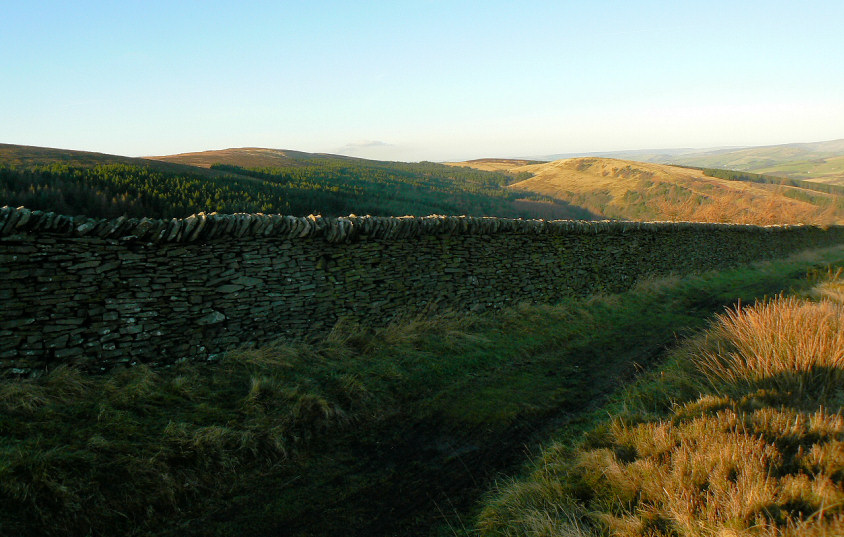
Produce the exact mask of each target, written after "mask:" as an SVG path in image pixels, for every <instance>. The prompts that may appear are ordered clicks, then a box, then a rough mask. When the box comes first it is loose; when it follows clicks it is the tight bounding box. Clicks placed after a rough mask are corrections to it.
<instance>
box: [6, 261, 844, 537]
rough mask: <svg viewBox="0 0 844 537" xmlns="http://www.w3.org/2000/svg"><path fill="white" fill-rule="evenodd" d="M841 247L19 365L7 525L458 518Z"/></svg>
mask: <svg viewBox="0 0 844 537" xmlns="http://www.w3.org/2000/svg"><path fill="white" fill-rule="evenodd" d="M842 260H844V250H842V248H837V249H832V250H825V251H822V252H816V253H814V254H811V255H809V256H803V257H797V258H791V259H790V260H787V261H782V262H773V263H765V264H759V265H754V266H750V267H746V268H740V269H735V270H732V271H727V272H721V273H707V274H704V275H700V276H695V277H689V278H685V279H679V278H673V279H668V280H662V281H660V282H658V283H656V284H654V283H647V282H644V283H642V284H639V285H638V286H637V287H636V288H634V289H632V290H631V291H629V292H627V293H623V294H619V295H612V296H594V297H589V298H582V299H566V300H565V301H563V302H561V303H559V304H556V305H536V306H530V305H523V306H519V307H516V308H512V309H509V310H506V311H502V312H499V313H497V314H494V315H492V314H484V315H459V316H448V315H447V316H442V317H436V318H432V319H423V320H406V321H403V322H400V323H397V324H394V325H392V326H389V327H387V328H384V329H379V330H374V331H373V330H368V329H365V328H362V327H358V326H353V325H340V326H338V327H337V328H336V329H335V331H334V332H333V333H332V334H331V335H330V336H328V337H327V338H325V339H324V340H322V341H319V342H315V343H308V344H306V343H303V342H295V341H292V342H279V343H277V344H274V345H270V346H266V347H263V348H260V349H252V350H243V351H239V352H232V353H229V354H227V355H225V357H223V358H222V360H221V361H219V362H215V363H209V364H194V363H185V364H181V365H180V366H177V367H173V368H169V369H167V368H165V369H159V370H155V371H153V370H150V369H148V368H146V367H140V366H139V367H134V368H129V369H123V370H114V371H112V372H110V373H107V374H104V375H100V376H85V375H83V374H81V373H80V372H78V371H76V370H73V369H69V368H65V367H60V368H57V369H54V370H53V371H51V372H49V373H47V374H45V375H43V376H42V377H39V378H36V379H21V380H15V379H6V380H3V381H0V534H2V535H24V536H29V535H38V536H41V535H79V536H85V535H242V534H244V533H245V532H248V533H249V534H255V535H339V534H343V535H379V534H381V535H388V534H390V535H411V534H426V533H427V532H428V531H435V530H432V529H431V528H436V527H438V526H442V527H444V528H448V527H449V526H450V527H452V528H456V527H459V519H460V518H462V519H464V520H469V519H470V517H469V516H468V515H467V514H466V513H468V512H469V511H471V510H472V506H473V505H474V502H475V501H476V500H477V498H478V496H479V495H480V494H481V492H482V491H483V490H486V489H487V488H488V487H489V486H490V483H491V479H492V478H493V477H494V476H495V475H496V473H497V472H498V471H500V470H502V469H504V468H508V465H512V464H518V461H520V460H521V458H522V456H523V455H522V449H523V448H524V446H525V444H526V443H529V442H532V441H533V440H531V439H532V438H534V436H532V435H535V436H537V437H542V438H544V437H545V434H546V432H547V428H548V427H550V426H551V424H557V425H559V424H561V423H568V424H569V426H570V427H571V428H573V429H577V427H583V426H584V424H585V423H591V420H592V419H593V418H591V417H590V416H591V414H590V412H594V411H595V409H596V408H598V407H599V406H600V405H601V404H603V401H604V400H605V398H606V397H607V396H608V395H609V394H610V393H612V392H614V391H615V390H617V387H618V386H619V385H620V383H623V382H625V381H626V379H628V378H630V377H631V376H632V375H633V373H634V372H635V371H636V370H637V368H643V367H644V368H647V367H648V366H649V364H651V363H652V362H653V361H654V360H656V359H657V358H658V357H659V356H661V354H662V352H663V350H664V349H665V348H666V347H667V346H671V345H672V344H673V342H674V341H675V337H676V334H677V333H678V332H679V333H683V332H685V331H687V330H690V329H697V328H700V327H702V326H703V325H704V323H705V319H706V318H707V317H708V316H709V315H710V314H711V312H713V311H717V310H719V309H721V308H723V306H724V305H725V304H729V303H731V302H733V301H734V300H736V299H737V298H740V299H742V300H745V301H749V300H752V299H753V297H758V296H763V295H765V294H771V293H776V292H779V291H780V290H782V289H788V288H791V287H793V286H797V287H801V286H805V284H804V276H805V273H806V271H807V269H809V268H811V267H813V266H817V265H818V264H819V263H820V264H825V263H829V262H831V261H842ZM824 292H825V293H833V294H834V293H836V292H838V291H837V290H835V289H831V288H827V289H826V290H825V291H824ZM730 394H732V392H730ZM730 394H728V395H723V396H719V397H728V398H729V397H734V396H733V395H730ZM760 397H761V395H760ZM765 397H767V396H765ZM732 400H733V399H729V401H732ZM707 401H708V400H707ZM735 401H738V402H740V401H741V399H735ZM738 402H737V403H736V404H739V403H738ZM719 404H720V403H719ZM724 404H727V403H724ZM729 404H732V403H729ZM725 408H726V407H725ZM815 411H817V409H815ZM578 424H579V425H578ZM544 431H545V432H544ZM609 434H610V433H604V434H603V436H602V438H605V440H602V441H603V442H605V443H606V442H610V443H611V442H614V440H612V437H611V436H607V435H609ZM811 434H814V433H811ZM602 446H603V445H602ZM601 449H603V447H601ZM825 449H826V448H825ZM804 451H805V450H804ZM806 453H808V452H806ZM823 453H827V452H826V451H824V452H823ZM823 453H821V452H818V455H817V457H821V456H826V455H823ZM830 453H832V454H833V455H834V450H833V451H832V452H830ZM805 456H806V457H808V456H809V455H808V454H807V455H805ZM812 456H813V457H814V456H815V455H812ZM623 460H624V461H627V462H631V461H632V459H623ZM807 460H808V459H807ZM812 460H815V459H812ZM554 464H556V463H554ZM619 464H621V462H619ZM807 464H808V463H807ZM555 468H556V466H555ZM554 486H558V485H554ZM795 486H796V485H795ZM795 490H796V489H795ZM821 493H823V494H827V493H826V492H822V491H821V492H819V493H818V494H821ZM824 498H826V496H824ZM444 505H445V506H447V509H445V511H446V512H447V513H449V514H448V515H446V514H445V513H444V509H443V508H442V506H444ZM549 508H550V509H558V507H557V506H554V505H552V504H549ZM461 513H462V515H461ZM444 516H445V518H446V521H443V517H444ZM496 516H498V517H499V520H500V516H501V515H496ZM631 516H632V515H631ZM445 531H446V532H450V531H451V530H449V529H446V530H445Z"/></svg>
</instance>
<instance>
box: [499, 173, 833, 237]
mask: <svg viewBox="0 0 844 537" xmlns="http://www.w3.org/2000/svg"><path fill="white" fill-rule="evenodd" d="M508 171H512V172H515V173H518V172H530V173H532V174H534V176H533V177H531V178H530V179H527V180H525V181H521V182H519V183H516V184H514V185H511V188H514V189H521V190H527V191H530V192H534V193H538V194H542V195H546V196H551V197H555V198H558V199H561V200H564V201H567V202H569V203H572V204H574V205H578V206H581V207H584V208H586V209H588V210H590V211H592V212H595V213H597V214H601V215H604V216H606V217H611V218H624V219H630V220H674V221H696V222H734V223H745V224H758V225H769V224H782V223H790V224H795V223H817V224H826V225H828V224H833V223H840V222H844V214H842V211H841V209H840V207H839V205H840V204H839V203H837V199H838V198H836V197H835V196H833V195H829V194H823V193H817V192H812V194H811V196H810V197H809V198H807V199H810V200H812V201H805V200H802V199H794V197H789V195H791V196H794V195H795V193H794V192H792V191H793V190H794V189H793V188H790V187H780V186H777V185H766V184H757V183H749V182H742V181H729V180H726V179H719V178H715V177H708V176H706V175H704V174H703V172H701V171H698V170H692V169H687V168H678V167H674V166H667V165H662V164H651V163H643V162H633V161H625V160H617V159H607V158H575V159H566V160H558V161H554V162H550V163H546V164H533V165H527V166H521V167H513V168H509V169H508Z"/></svg>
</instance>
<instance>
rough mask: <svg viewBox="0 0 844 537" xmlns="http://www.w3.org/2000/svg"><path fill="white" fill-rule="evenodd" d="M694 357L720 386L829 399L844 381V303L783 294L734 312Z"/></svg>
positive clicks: (720, 322)
mask: <svg viewBox="0 0 844 537" xmlns="http://www.w3.org/2000/svg"><path fill="white" fill-rule="evenodd" d="M693 356H694V359H696V361H697V366H698V368H700V370H701V371H702V372H703V373H704V374H705V375H706V376H707V378H709V379H710V381H712V383H713V384H714V385H716V386H720V385H729V386H740V387H746V386H757V387H760V388H769V389H777V390H780V391H787V392H793V393H794V394H795V395H796V396H798V397H802V398H806V397H820V398H825V397H826V396H827V395H828V394H827V393H826V390H827V389H830V388H835V387H838V386H844V304H842V303H837V302H833V301H831V300H821V301H820V302H808V301H805V300H801V299H799V298H796V297H789V298H783V297H780V298H777V299H776V300H771V301H768V302H763V303H760V304H756V305H754V306H752V307H749V308H744V309H736V310H732V311H729V312H727V313H724V314H722V315H719V316H718V323H717V325H716V326H715V327H714V328H713V329H712V330H711V331H710V337H709V338H708V339H707V340H706V341H705V342H704V343H703V345H702V348H700V349H699V350H698V351H697V352H696V353H695V354H694V355H693Z"/></svg>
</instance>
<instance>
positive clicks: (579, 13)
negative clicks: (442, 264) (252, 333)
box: [0, 1, 844, 161]
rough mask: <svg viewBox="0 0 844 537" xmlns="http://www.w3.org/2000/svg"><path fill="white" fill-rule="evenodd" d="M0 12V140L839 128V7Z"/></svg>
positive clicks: (365, 142) (754, 135) (485, 151)
mask: <svg viewBox="0 0 844 537" xmlns="http://www.w3.org/2000/svg"><path fill="white" fill-rule="evenodd" d="M5 7H6V9H5V11H4V19H5V22H6V24H5V25H4V26H5V28H4V32H3V33H2V34H0V47H2V48H3V50H4V51H5V52H6V54H4V55H3V57H2V59H0V74H2V75H3V79H4V80H5V81H6V84H4V85H3V86H2V87H1V88H0V99H1V100H2V101H1V102H3V103H4V105H3V107H2V108H0V142H3V143H11V144H22V145H34V146H43V147H57V148H65V149H76V150H84V151H96V152H101V153H112V154H119V155H127V156H150V155H167V154H175V153H185V152H196V151H204V150H211V149H223V148H229V147H268V148H277V149H291V150H298V151H307V152H321V153H336V154H345V155H350V156H358V157H364V158H373V159H383V160H407V161H418V160H431V161H447V160H466V159H473V158H483V157H502V158H507V157H523V158H524V157H534V156H541V155H553V154H571V153H594V152H616V151H627V150H644V149H659V148H695V149H708V148H714V147H746V146H765V145H775V144H785V143H798V142H816V141H825V140H834V139H840V138H844V128H842V127H841V126H842V125H844V101H842V100H841V98H840V96H841V95H844V72H842V71H841V70H840V69H834V68H830V66H834V65H838V64H840V63H842V60H844V46H842V44H841V40H840V32H839V28H838V21H840V20H842V19H844V4H841V3H839V2H832V1H828V2H815V3H812V4H808V5H801V6H800V7H799V8H798V7H795V5H794V4H792V3H789V2H784V1H781V2H764V3H761V2H746V3H742V4H741V5H736V4H734V3H729V2H705V3H704V2H695V3H692V4H689V3H683V4H676V3H668V2H636V3H635V4H624V5H618V4H616V3H611V2H593V3H589V4H584V3H580V2H577V3H575V2H553V3H552V2H526V3H520V4H519V5H518V6H515V5H511V4H510V3H507V2H487V3H484V4H483V5H482V6H481V7H478V5H476V4H473V3H468V2H456V3H455V2H448V3H446V2H438V1H414V2H396V3H390V4H374V5H363V6H362V5H357V4H346V3H343V2H310V3H287V4H285V5H283V6H282V5H278V4H270V3H260V2H246V3H241V4H239V5H237V6H233V5H229V4H226V3H222V2H202V3H200V2H185V3H179V4H178V5H173V4H171V3H164V2H147V3H143V4H125V3H120V4H112V3H108V2H101V1H88V2H76V3H73V4H66V3H61V2H11V3H9V5H7V6H5ZM10 81H11V82H10Z"/></svg>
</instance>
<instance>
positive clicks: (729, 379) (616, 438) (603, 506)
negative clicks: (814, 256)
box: [479, 267, 844, 537]
mask: <svg viewBox="0 0 844 537" xmlns="http://www.w3.org/2000/svg"><path fill="white" fill-rule="evenodd" d="M843 407H844V278H841V268H840V267H839V268H838V270H837V271H836V272H831V273H830V275H829V278H828V279H827V281H825V282H822V283H820V284H819V285H817V286H816V287H815V288H814V289H813V290H812V292H811V293H809V294H808V297H807V298H801V297H797V296H789V297H786V296H778V297H776V298H774V299H769V300H764V301H761V302H757V303H756V304H754V305H753V306H749V307H744V308H739V307H737V308H735V309H731V310H729V311H728V312H726V313H724V314H721V315H718V316H717V317H716V319H715V320H714V322H713V323H712V324H711V326H710V328H709V329H708V330H707V331H705V332H704V333H703V334H700V335H698V336H697V337H695V338H691V339H689V340H687V341H685V342H684V343H683V344H682V345H681V346H680V347H678V348H676V349H674V350H673V351H672V353H671V360H670V362H669V364H668V365H667V366H666V367H664V368H663V369H661V370H660V371H658V372H655V373H652V374H650V375H648V376H646V377H644V378H643V379H641V380H640V381H639V382H638V383H637V384H636V385H635V386H633V388H632V389H630V390H629V391H628V392H627V393H626V394H625V395H624V396H623V397H621V398H620V399H619V400H618V401H617V403H616V405H615V407H614V408H612V410H611V411H612V413H613V417H612V419H610V420H609V421H607V422H604V423H602V424H600V425H598V426H595V427H594V428H592V429H590V430H589V431H588V434H587V435H586V436H585V437H581V438H576V437H574V436H573V435H571V434H567V435H563V437H562V438H560V439H559V440H558V441H556V442H552V443H550V444H547V445H546V447H545V449H544V453H543V454H542V455H541V456H540V457H538V458H537V459H536V460H535V461H534V469H533V470H532V472H531V473H530V474H529V475H527V476H525V477H523V478H521V479H517V480H513V481H510V482H502V483H501V484H499V486H498V487H497V488H496V490H495V492H494V493H493V494H491V495H490V496H489V497H488V499H487V501H486V505H485V507H484V509H483V512H482V513H481V515H480V518H479V533H480V535H483V536H507V537H514V536H522V535H523V536H527V535H547V536H549V537H551V536H561V537H562V536H603V535H607V536H609V535H611V536H615V537H645V536H650V537H698V536H709V535H719V536H721V535H723V536H731V537H751V536H764V537H774V536H783V537H787V536H795V537H796V536H798V535H799V536H818V537H820V536H833V535H844V418H842V408H843Z"/></svg>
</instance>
